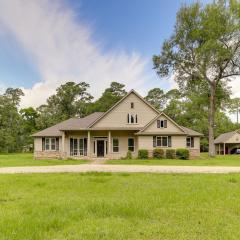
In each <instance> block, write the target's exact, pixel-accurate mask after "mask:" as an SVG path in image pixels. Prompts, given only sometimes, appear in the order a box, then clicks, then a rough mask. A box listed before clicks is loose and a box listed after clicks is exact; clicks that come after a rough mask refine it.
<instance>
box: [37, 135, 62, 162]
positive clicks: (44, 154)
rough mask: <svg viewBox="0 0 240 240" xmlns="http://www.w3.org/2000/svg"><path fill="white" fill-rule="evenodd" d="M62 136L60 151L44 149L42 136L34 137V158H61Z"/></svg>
mask: <svg viewBox="0 0 240 240" xmlns="http://www.w3.org/2000/svg"><path fill="white" fill-rule="evenodd" d="M61 151H62V138H61V137H59V151H43V150H42V138H41V137H37V138H34V158H36V159H51V158H61V157H63V156H62V152H61Z"/></svg>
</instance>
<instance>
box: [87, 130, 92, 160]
mask: <svg viewBox="0 0 240 240" xmlns="http://www.w3.org/2000/svg"><path fill="white" fill-rule="evenodd" d="M87 156H88V157H90V156H91V134H90V131H88V137H87Z"/></svg>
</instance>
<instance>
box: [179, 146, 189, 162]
mask: <svg viewBox="0 0 240 240" xmlns="http://www.w3.org/2000/svg"><path fill="white" fill-rule="evenodd" d="M176 156H177V158H179V159H189V150H188V149H185V148H178V149H177V150H176Z"/></svg>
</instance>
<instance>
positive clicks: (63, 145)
mask: <svg viewBox="0 0 240 240" xmlns="http://www.w3.org/2000/svg"><path fill="white" fill-rule="evenodd" d="M61 156H62V158H66V153H65V132H64V131H63V132H62V152H61Z"/></svg>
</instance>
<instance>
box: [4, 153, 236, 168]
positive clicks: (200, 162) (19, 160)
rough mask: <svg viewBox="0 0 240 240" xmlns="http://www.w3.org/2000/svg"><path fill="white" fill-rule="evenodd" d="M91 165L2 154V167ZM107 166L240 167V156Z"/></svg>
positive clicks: (22, 154) (25, 155)
mask: <svg viewBox="0 0 240 240" xmlns="http://www.w3.org/2000/svg"><path fill="white" fill-rule="evenodd" d="M84 163H89V161H87V160H73V159H66V160H61V159H60V160H59V159H45V160H44V159H41V160H36V159H34V158H33V154H31V153H16V154H0V167H14V166H52V165H76V164H84ZM106 164H131V165H133V164H136V165H175V166H240V155H225V156H223V155H222V156H216V157H215V158H209V157H208V155H207V153H202V154H201V157H200V158H198V159H194V160H177V159H160V160H159V159H149V160H141V159H124V160H107V161H106Z"/></svg>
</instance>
